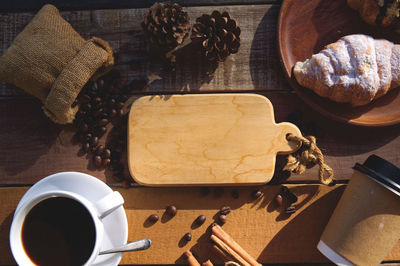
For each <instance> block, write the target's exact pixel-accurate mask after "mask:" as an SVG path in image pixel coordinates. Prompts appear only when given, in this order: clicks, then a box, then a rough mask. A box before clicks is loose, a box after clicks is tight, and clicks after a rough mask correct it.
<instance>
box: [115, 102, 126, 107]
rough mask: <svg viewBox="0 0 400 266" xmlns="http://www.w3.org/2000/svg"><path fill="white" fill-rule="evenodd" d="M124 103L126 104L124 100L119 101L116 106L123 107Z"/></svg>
mask: <svg viewBox="0 0 400 266" xmlns="http://www.w3.org/2000/svg"><path fill="white" fill-rule="evenodd" d="M124 105H125V103H123V102H118V103H117V104H116V105H115V106H116V107H117V108H122V107H124Z"/></svg>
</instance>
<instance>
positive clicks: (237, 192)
mask: <svg viewBox="0 0 400 266" xmlns="http://www.w3.org/2000/svg"><path fill="white" fill-rule="evenodd" d="M239 196H240V195H239V191H237V190H233V191H232V198H234V199H238V198H239Z"/></svg>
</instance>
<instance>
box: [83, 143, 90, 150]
mask: <svg viewBox="0 0 400 266" xmlns="http://www.w3.org/2000/svg"><path fill="white" fill-rule="evenodd" d="M82 150H83V151H84V152H88V151H89V150H90V145H89V143H87V142H84V143H83V144H82Z"/></svg>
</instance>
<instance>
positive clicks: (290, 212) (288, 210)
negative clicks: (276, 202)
mask: <svg viewBox="0 0 400 266" xmlns="http://www.w3.org/2000/svg"><path fill="white" fill-rule="evenodd" d="M295 212H296V207H294V206H290V207H288V208H287V209H286V210H285V213H286V214H292V213H295Z"/></svg>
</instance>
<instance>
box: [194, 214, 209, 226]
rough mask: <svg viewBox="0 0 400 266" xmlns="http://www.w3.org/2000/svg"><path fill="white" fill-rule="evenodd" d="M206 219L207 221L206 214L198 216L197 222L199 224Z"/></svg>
mask: <svg viewBox="0 0 400 266" xmlns="http://www.w3.org/2000/svg"><path fill="white" fill-rule="evenodd" d="M205 221H206V216H205V215H200V216H199V217H197V218H196V220H195V223H196V224H197V225H202V224H203V223H204V222H205Z"/></svg>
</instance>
